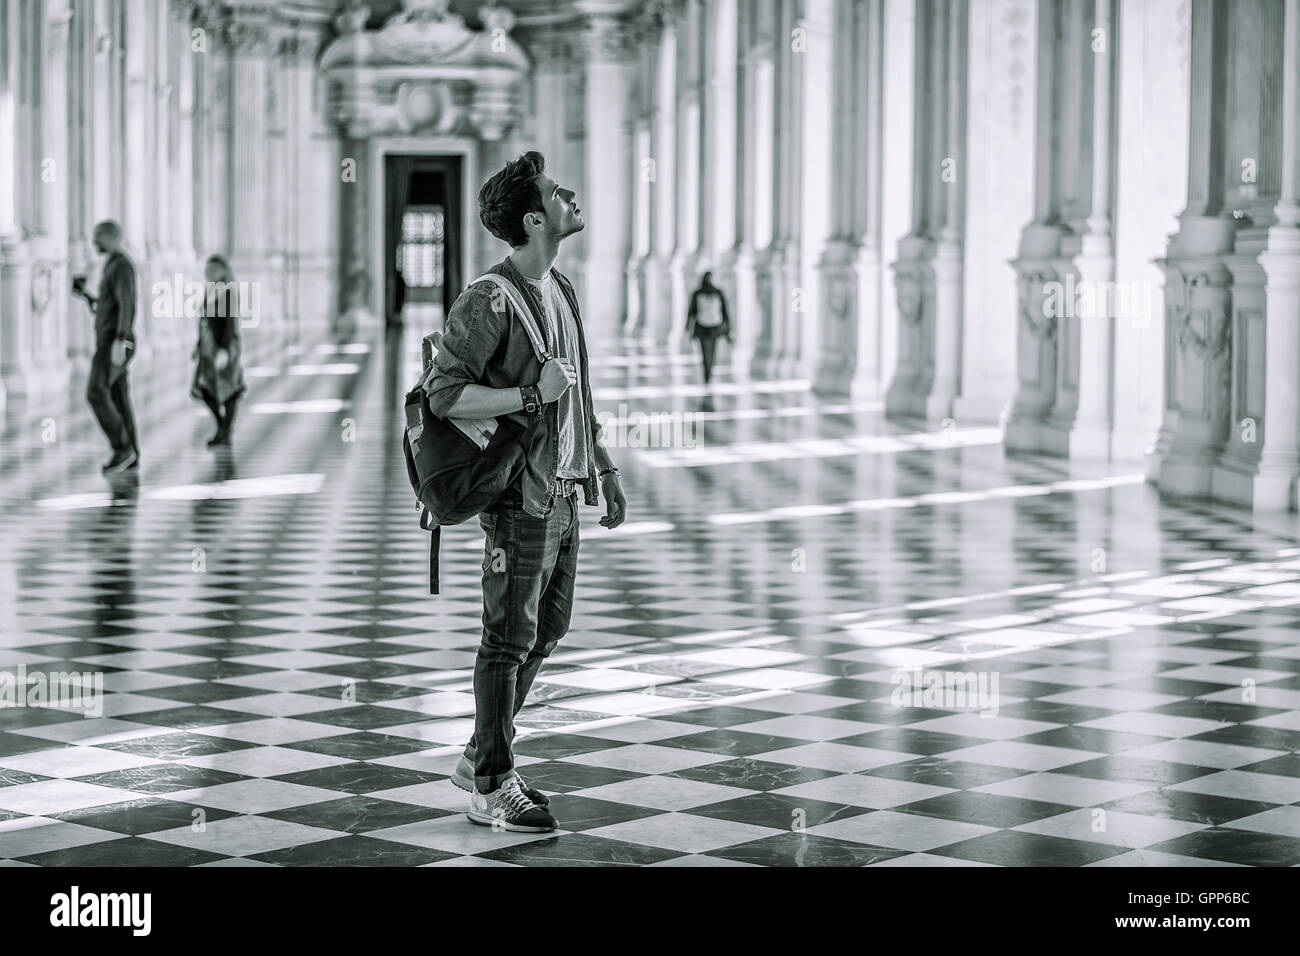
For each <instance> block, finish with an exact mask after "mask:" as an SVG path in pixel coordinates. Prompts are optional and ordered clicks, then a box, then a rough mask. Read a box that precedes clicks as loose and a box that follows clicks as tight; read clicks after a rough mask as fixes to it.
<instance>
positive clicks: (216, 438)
mask: <svg viewBox="0 0 1300 956" xmlns="http://www.w3.org/2000/svg"><path fill="white" fill-rule="evenodd" d="M203 278H204V280H205V281H204V285H205V287H206V294H205V295H204V299H203V315H201V316H200V317H199V341H198V344H197V345H196V346H195V348H194V358H195V366H194V381H193V383H192V384H191V385H190V395H191V396H192V397H194V398H197V399H198V400H199V401H201V402H202V403H203V404H204V405H206V406H208V410H209V411H210V412H212V417H213V418H214V419H215V420H216V423H217V432H216V434H215V435H213V436H212V438H211V439H210V440H209V441H208V447H212V446H215V445H229V444H230V430H231V428H232V427H233V426H234V424H235V412H236V410H237V409H238V408H239V399H240V398H241V397H242V396H243V394H244V392H245V391H246V390H247V386H246V385H245V384H244V367H243V364H242V363H241V361H240V355H241V352H242V351H243V347H242V346H243V343H242V341H241V339H240V335H239V293H238V286H237V285H236V283H235V274H234V272H233V270H231V268H230V263H229V262H228V261H226V258H225V257H224V256H219V255H211V256H208V261H207V262H206V263H204V265H203Z"/></svg>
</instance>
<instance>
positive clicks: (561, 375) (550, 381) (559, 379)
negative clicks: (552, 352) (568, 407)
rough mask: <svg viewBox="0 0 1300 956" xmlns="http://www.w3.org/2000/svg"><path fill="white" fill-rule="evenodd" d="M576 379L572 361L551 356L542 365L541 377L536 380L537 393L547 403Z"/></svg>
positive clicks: (559, 394)
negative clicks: (551, 357)
mask: <svg viewBox="0 0 1300 956" xmlns="http://www.w3.org/2000/svg"><path fill="white" fill-rule="evenodd" d="M577 380H578V373H577V372H576V371H574V369H573V363H572V362H570V361H569V360H568V359H566V358H553V359H551V360H550V361H549V362H547V363H546V364H545V365H543V366H542V377H541V378H539V379H538V380H537V394H539V395H541V396H542V402H543V403H545V404H547V405H549V404H550V403H551V402H553V401H555V400H556V399H558V398H559V397H560V396H561V395H563V394H564V393H565V392H566V391H568V389H569V386H570V385H572V384H573V383H574V382H576V381H577Z"/></svg>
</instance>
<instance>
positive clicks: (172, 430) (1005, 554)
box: [0, 332, 1300, 866]
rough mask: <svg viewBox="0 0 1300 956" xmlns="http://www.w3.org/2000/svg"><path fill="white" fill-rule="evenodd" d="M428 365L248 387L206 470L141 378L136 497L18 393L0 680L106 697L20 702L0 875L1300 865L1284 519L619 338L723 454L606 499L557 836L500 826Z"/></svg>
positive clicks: (529, 735)
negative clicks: (479, 815)
mask: <svg viewBox="0 0 1300 956" xmlns="http://www.w3.org/2000/svg"><path fill="white" fill-rule="evenodd" d="M417 360H418V347H417V342H416V338H415V334H414V333H413V332H411V333H408V337H407V340H406V341H405V342H401V341H390V342H388V343H385V342H384V341H383V340H382V338H380V337H378V336H370V337H364V341H358V342H346V343H331V342H323V343H315V342H309V343H305V344H304V345H302V346H300V347H295V348H294V349H293V350H292V351H291V352H289V353H288V354H286V355H285V357H284V358H283V361H282V362H278V363H276V364H267V365H265V366H254V367H251V368H250V369H249V370H248V371H249V381H250V386H251V392H250V395H249V398H248V399H247V401H246V403H245V407H244V410H243V414H242V420H241V424H240V426H239V428H238V430H237V435H236V443H235V447H234V449H233V450H232V451H230V452H218V453H213V452H211V451H209V450H208V449H207V448H205V447H204V444H203V440H204V439H205V438H206V437H207V435H208V433H209V431H210V425H209V423H208V422H207V420H206V419H205V418H204V415H205V414H206V413H204V412H203V411H202V410H201V409H199V408H198V407H197V406H195V405H194V404H193V403H192V402H191V401H190V400H189V399H188V398H187V397H186V384H187V382H186V371H187V370H186V369H184V368H175V367H169V366H168V364H167V363H164V362H162V361H158V362H155V363H153V365H152V366H151V365H150V363H149V362H148V361H147V360H146V358H145V357H142V359H141V367H140V368H139V369H138V370H137V372H136V395H137V404H138V407H139V411H140V419H141V429H142V435H143V438H142V445H143V455H144V465H143V468H142V469H141V471H140V473H139V475H138V476H129V477H127V478H125V479H118V480H114V481H113V482H111V483H109V482H106V481H104V480H103V479H102V478H100V477H99V475H98V473H97V464H98V462H99V461H100V460H102V459H103V458H104V457H106V452H105V447H104V443H103V440H102V438H101V437H100V436H99V435H98V433H97V432H96V430H95V428H94V426H93V423H92V422H91V420H90V416H89V414H88V412H86V411H85V410H84V409H83V408H82V407H81V405H80V402H79V396H80V394H81V388H80V385H79V384H76V383H74V386H73V388H72V390H71V393H70V394H71V395H72V398H70V399H69V398H63V397H60V398H58V399H55V400H40V401H38V400H32V401H30V402H29V403H26V404H22V403H17V402H12V403H11V404H10V407H9V408H8V409H7V410H6V412H5V416H6V417H5V422H4V434H3V441H2V442H0V510H2V512H3V516H4V521H3V522H0V545H2V547H0V673H8V674H11V675H13V674H18V673H22V674H24V675H26V677H27V678H28V679H31V678H32V676H33V675H51V674H55V673H57V672H77V673H82V674H88V675H92V676H93V675H100V676H101V677H102V681H103V689H104V691H105V693H104V694H103V695H102V697H101V698H98V702H99V704H100V705H101V706H102V713H98V714H97V715H95V716H86V715H84V714H83V713H80V712H78V711H74V710H69V709H60V708H53V707H48V706H47V707H32V706H24V707H8V708H4V709H0V865H8V866H29V865H35V866H63V865H92V866H94V865H155V866H251V865H272V866H277V865H278V866H294V865H397V866H425V865H430V866H528V865H625V866H627V865H631V866H640V865H649V866H747V865H759V866H773V865H790V866H981V865H982V866H987V865H994V866H998V865H1001V866H1017V865H1062V866H1133V865H1137V866H1242V865H1245V866H1252V865H1254V866H1295V865H1298V864H1300V758H1298V757H1297V755H1296V749H1297V743H1298V742H1300V539H1298V538H1297V536H1296V529H1295V528H1294V527H1293V523H1292V522H1290V521H1289V520H1278V521H1276V522H1273V523H1272V524H1271V525H1270V526H1269V527H1267V528H1265V527H1262V526H1257V525H1256V524H1254V523H1253V522H1252V521H1251V519H1250V518H1249V517H1245V516H1241V515H1234V514H1232V513H1228V512H1225V511H1219V510H1214V509H1209V508H1205V507H1199V506H1195V507H1188V506H1174V505H1171V504H1166V503H1161V502H1160V501H1159V500H1158V499H1157V498H1156V497H1155V496H1154V495H1153V494H1152V492H1151V490H1150V489H1149V488H1148V487H1147V486H1146V485H1144V484H1143V483H1142V482H1141V481H1140V478H1139V477H1138V475H1139V472H1140V466H1139V465H1138V464H1136V463H1135V464H1133V465H1131V466H1114V467H1112V468H1111V469H1110V470H1106V469H1105V468H1104V467H1102V466H1091V467H1089V466H1085V465H1080V464H1077V463H1075V464H1071V463H1066V462H1058V461H1053V460H1047V459H1036V460H1016V461H1008V460H1005V459H1004V458H1003V456H1002V453H1001V449H1000V446H999V445H998V444H997V433H996V430H995V429H991V428H989V427H988V426H987V424H980V423H969V424H967V423H962V422H958V423H957V427H956V428H955V429H954V428H950V429H947V430H946V431H941V432H930V433H927V432H925V431H924V430H923V429H918V428H912V429H908V428H905V427H899V426H897V425H892V424H887V423H885V422H884V421H883V420H882V418H881V416H880V413H879V409H877V408H873V407H871V406H870V405H869V404H865V405H864V404H862V403H858V404H854V403H847V402H844V401H829V400H825V399H818V398H816V397H815V396H814V394H813V393H812V392H811V391H810V390H809V388H808V384H809V383H807V382H803V381H798V380H773V381H757V382H755V381H745V380H737V379H735V378H734V377H733V376H732V375H731V374H730V373H729V372H728V371H727V370H725V369H724V370H723V371H722V372H721V373H720V374H719V376H718V378H717V380H716V381H715V387H714V388H713V389H712V390H711V391H708V392H706V391H705V390H704V389H703V388H702V387H701V386H700V385H699V380H698V371H697V369H696V367H695V365H694V364H693V360H692V359H691V358H689V357H688V356H665V355H655V354H646V353H643V352H641V351H639V350H638V349H637V348H636V347H635V346H633V345H630V344H625V343H612V344H605V345H601V346H595V347H593V364H595V365H596V366H597V369H596V371H595V374H594V382H593V384H594V387H595V389H596V396H597V404H598V407H599V409H600V410H601V411H602V412H607V413H610V414H616V415H619V416H620V417H621V418H622V419H633V418H635V417H636V415H635V413H637V412H640V413H644V414H655V413H664V414H672V413H679V414H682V415H688V416H691V421H693V422H694V423H695V426H696V429H697V431H696V434H695V438H696V440H697V444H696V446H695V447H692V448H681V447H638V448H615V449H613V454H614V455H615V458H616V460H617V461H618V462H619V464H620V466H621V467H622V470H623V472H624V475H625V484H626V485H627V488H628V492H629V494H628V498H629V522H628V524H627V525H625V526H624V527H623V528H620V529H618V530H616V531H614V532H609V531H606V530H605V529H602V528H600V527H599V526H598V525H597V523H596V518H597V517H598V514H599V512H598V511H597V509H594V508H587V509H584V510H583V511H584V513H583V519H584V523H583V527H582V544H581V556H580V583H579V586H578V590H577V595H576V607H575V617H574V627H573V630H572V631H571V632H570V634H569V635H568V636H567V637H566V639H565V640H564V642H563V643H562V644H561V645H560V648H559V650H557V652H556V653H555V655H554V656H553V657H552V658H551V662H550V663H549V665H548V666H547V667H546V668H545V669H544V670H543V672H542V675H541V677H540V678H539V680H538V682H537V684H536V687H535V691H534V694H533V697H532V700H531V703H530V704H529V706H528V707H526V708H525V710H524V711H523V712H522V714H521V715H520V718H519V721H518V724H519V728H520V738H519V740H518V742H517V746H516V751H517V757H518V763H519V766H520V770H521V772H522V773H523V775H524V776H525V778H526V779H527V780H528V782H529V783H530V784H531V785H533V786H536V787H539V788H541V789H542V790H545V791H547V792H548V793H551V794H552V795H553V797H552V807H553V810H554V812H555V814H556V816H557V817H558V819H559V820H560V824H561V829H560V830H559V831H558V832H557V833H554V834H540V835H532V834H510V833H497V832H493V831H492V830H490V829H486V828H482V827H477V826H474V825H472V824H470V823H469V822H468V821H467V820H466V818H465V815H464V811H465V809H466V806H467V798H466V795H465V794H463V793H462V792H460V791H459V790H456V789H455V788H454V787H453V786H452V785H451V783H450V780H449V774H450V773H451V770H452V767H453V765H454V763H455V760H456V755H457V753H458V751H459V748H460V746H461V745H462V744H463V743H464V741H465V739H466V737H467V736H468V733H469V730H470V727H471V723H472V716H473V707H474V701H473V696H472V691H471V673H472V666H473V660H474V651H475V647H476V645H477V641H478V635H479V617H480V612H481V607H480V597H479V594H478V589H477V575H478V561H479V556H480V554H481V547H482V540H481V533H479V532H478V531H477V529H476V527H474V526H472V525H467V526H463V527H458V528H453V529H448V530H447V531H446V533H445V534H444V539H443V549H444V552H443V594H442V595H440V596H437V597H431V596H429V595H428V594H427V593H425V584H426V581H425V561H426V554H427V552H426V548H427V539H426V537H425V536H424V535H423V534H422V533H421V532H420V531H419V530H418V528H417V526H416V517H417V515H416V512H415V511H414V510H413V507H412V505H413V499H412V496H411V493H410V490H409V487H408V486H407V484H406V477H405V472H404V468H403V466H402V463H401V460H400V454H399V453H398V452H397V450H396V449H397V446H396V441H397V438H398V436H399V435H400V428H401V422H400V411H399V407H398V404H399V398H400V394H401V392H402V391H404V389H405V387H406V386H407V385H408V384H409V382H410V381H411V380H412V379H413V378H414V376H415V371H416V370H415V368H414V365H413V363H414V362H415V361H417ZM173 364H174V363H173ZM967 691H970V693H967Z"/></svg>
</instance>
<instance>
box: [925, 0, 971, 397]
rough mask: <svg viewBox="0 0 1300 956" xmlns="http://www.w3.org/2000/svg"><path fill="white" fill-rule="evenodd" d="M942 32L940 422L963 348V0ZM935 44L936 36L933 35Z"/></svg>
mask: <svg viewBox="0 0 1300 956" xmlns="http://www.w3.org/2000/svg"><path fill="white" fill-rule="evenodd" d="M942 10H943V16H942V18H941V23H942V29H943V30H944V32H945V33H946V37H945V38H944V41H943V46H942V47H937V48H936V50H935V53H936V55H938V54H939V52H940V50H942V51H943V54H942V55H943V64H942V67H943V68H942V71H941V75H942V77H943V91H944V93H943V97H942V100H941V102H942V104H943V105H942V109H943V113H944V115H943V121H944V122H943V133H942V140H941V142H942V143H943V144H944V150H943V154H942V159H941V160H940V163H939V168H940V169H941V170H942V169H943V168H944V167H945V166H946V165H947V164H948V163H951V164H952V166H951V168H952V169H953V171H954V175H952V176H951V177H949V176H944V175H942V174H940V175H939V182H940V184H941V185H940V187H939V189H940V195H941V197H942V198H941V200H940V205H941V206H942V210H943V211H942V217H943V226H942V227H941V228H940V229H939V233H938V236H937V241H936V242H935V246H934V263H933V269H934V346H933V347H934V352H933V368H934V372H933V381H932V383H931V385H930V394H929V396H928V397H927V399H926V403H925V412H926V419H927V420H928V421H931V422H940V421H942V420H944V419H947V418H950V417H951V416H952V414H953V411H954V406H955V402H956V400H957V395H958V394H959V393H960V391H961V349H962V279H963V275H962V273H963V270H962V250H963V239H964V235H965V218H964V208H965V204H964V197H965V192H966V178H967V176H968V175H969V173H968V171H967V166H966V34H967V30H966V15H967V10H968V3H967V0H955V2H953V3H950V4H946V5H944V7H943V8H942ZM936 41H937V37H936Z"/></svg>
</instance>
